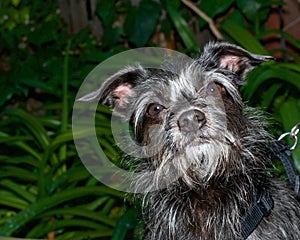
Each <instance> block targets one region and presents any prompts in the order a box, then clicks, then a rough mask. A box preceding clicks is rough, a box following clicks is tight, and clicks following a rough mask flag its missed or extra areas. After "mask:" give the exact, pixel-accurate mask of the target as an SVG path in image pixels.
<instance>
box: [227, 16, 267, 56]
mask: <svg viewBox="0 0 300 240" xmlns="http://www.w3.org/2000/svg"><path fill="white" fill-rule="evenodd" d="M221 27H222V29H223V31H224V32H225V33H226V34H228V35H229V37H230V38H231V39H233V40H234V41H235V42H236V43H238V44H239V45H241V46H242V47H244V48H245V49H247V50H248V51H250V52H253V53H257V54H262V55H268V52H267V51H266V50H265V49H264V47H263V46H262V45H261V43H260V42H259V41H257V40H256V38H255V37H254V36H252V35H251V34H250V33H249V32H248V31H247V30H246V29H244V28H242V27H241V26H240V25H238V24H237V23H235V22H233V21H232V20H226V21H224V22H223V23H222V26H221Z"/></svg>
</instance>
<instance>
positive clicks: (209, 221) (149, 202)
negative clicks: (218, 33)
mask: <svg viewBox="0 0 300 240" xmlns="http://www.w3.org/2000/svg"><path fill="white" fill-rule="evenodd" d="M272 59H273V58H272V57H270V56H261V55H257V54H253V53H250V52H248V51H246V50H245V49H243V48H241V47H239V46H236V45H233V44H229V43H227V42H216V43H208V44H207V45H206V46H205V47H204V49H203V51H202V53H201V54H200V56H198V57H197V58H195V59H190V60H182V59H176V58H175V59H170V60H167V61H166V62H165V63H164V64H163V65H162V67H161V68H159V69H146V68H144V67H142V66H140V65H134V66H131V67H126V68H124V69H122V70H120V71H119V72H117V73H115V74H114V75H113V76H111V77H109V78H108V79H107V80H106V81H105V82H104V83H103V84H102V85H101V87H100V89H98V90H97V91H95V92H92V93H90V94H88V95H86V96H84V97H82V98H80V99H79V101H83V102H88V101H95V100H99V102H100V103H101V104H103V105H106V106H109V107H111V108H112V109H113V112H114V113H116V114H117V115H118V116H120V118H121V119H122V121H124V122H126V123H128V124H130V126H131V131H132V133H131V136H132V137H133V139H134V143H135V144H136V145H135V146H136V147H134V148H133V149H132V148H131V150H130V151H131V153H130V154H127V155H128V156H127V157H126V159H127V164H128V162H129V164H128V165H129V166H134V173H135V177H134V179H133V180H132V184H133V186H134V189H135V191H136V193H137V194H136V197H137V198H141V199H142V203H143V217H144V221H145V230H144V237H143V239H149V240H153V239H156V240H196V239H197V240H199V239H201V240H212V239H220V240H224V239H226V240H235V239H249V240H275V239H276V240H283V239H288V240H298V239H300V205H299V202H298V200H297V198H296V196H295V193H294V192H293V191H292V190H291V189H290V187H289V186H288V185H287V184H286V183H284V182H280V181H279V180H277V179H275V178H274V177H273V175H272V172H271V171H270V169H271V168H272V160H273V157H272V156H271V155H270V154H269V153H268V151H267V146H268V145H269V144H270V143H271V142H272V141H274V140H273V137H272V136H271V135H270V134H269V133H268V131H267V130H266V129H267V124H266V123H265V122H266V119H265V117H264V114H262V113H261V111H259V110H257V109H254V108H250V107H248V106H246V104H245V103H244V102H243V100H242V98H241V94H240V92H239V89H240V87H241V86H242V85H243V84H244V82H245V78H246V76H247V74H248V72H250V71H251V70H252V69H253V68H255V67H256V66H258V65H260V64H261V63H263V62H266V61H270V60H272ZM125 144H126V143H125ZM128 147H129V148H130V146H128ZM135 148H136V149H135ZM139 156H140V157H139ZM257 204H261V205H259V206H258V208H259V209H260V210H259V211H260V212H262V216H261V217H259V218H258V219H255V218H257V216H256V215H257V214H255V213H253V211H254V210H253V209H254V208H257V206H256V205H257ZM253 219H254V220H253Z"/></svg>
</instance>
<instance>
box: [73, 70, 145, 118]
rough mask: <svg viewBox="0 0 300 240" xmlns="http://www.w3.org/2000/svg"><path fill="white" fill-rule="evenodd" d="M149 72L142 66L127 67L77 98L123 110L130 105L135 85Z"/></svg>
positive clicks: (80, 100) (119, 110)
mask: <svg viewBox="0 0 300 240" xmlns="http://www.w3.org/2000/svg"><path fill="white" fill-rule="evenodd" d="M146 74H147V72H146V70H145V69H143V68H142V67H140V66H138V67H127V68H125V69H123V70H120V71H119V72H117V73H116V74H114V75H112V76H111V77H109V78H108V79H107V80H106V81H105V82H104V83H103V84H102V85H101V86H100V88H99V89H97V90H96V91H94V92H91V93H89V94H87V95H85V96H83V97H80V98H78V99H77V101H79V102H95V101H97V102H99V103H100V104H103V105H106V106H109V107H111V108H115V109H116V110H117V111H118V112H120V113H121V112H122V111H123V110H125V109H126V107H127V105H128V98H129V97H131V96H132V95H133V94H134V87H135V86H136V85H137V84H138V83H139V81H140V79H143V78H144V77H145V76H146Z"/></svg>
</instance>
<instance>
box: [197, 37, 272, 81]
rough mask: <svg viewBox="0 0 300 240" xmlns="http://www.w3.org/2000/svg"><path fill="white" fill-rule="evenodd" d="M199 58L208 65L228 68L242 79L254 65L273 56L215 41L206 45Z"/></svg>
mask: <svg viewBox="0 0 300 240" xmlns="http://www.w3.org/2000/svg"><path fill="white" fill-rule="evenodd" d="M200 59H201V60H202V61H204V64H205V61H206V64H207V65H208V66H210V67H215V68H225V69H228V70H230V71H231V72H233V73H234V74H236V75H237V76H238V77H239V79H240V80H242V81H243V80H244V79H245V77H246V75H247V73H248V72H249V71H251V70H252V69H253V68H254V67H256V66H257V65H259V64H261V63H263V62H266V61H270V60H273V59H274V58H273V57H272V56H263V55H258V54H253V53H250V52H248V51H247V50H245V49H243V48H241V47H238V46H236V45H233V44H230V43H227V42H217V43H209V44H208V45H206V47H205V48H204V50H203V53H202V55H201V56H200Z"/></svg>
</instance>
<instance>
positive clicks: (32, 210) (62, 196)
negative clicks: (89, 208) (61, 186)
mask: <svg viewBox="0 0 300 240" xmlns="http://www.w3.org/2000/svg"><path fill="white" fill-rule="evenodd" d="M107 194H108V195H112V196H116V197H120V198H123V197H124V194H123V193H121V192H118V191H116V190H113V189H110V188H108V187H105V186H93V187H89V186H88V187H79V188H76V189H70V190H65V191H63V192H60V193H57V194H55V195H53V196H51V197H48V198H43V199H41V200H40V201H38V202H36V203H34V204H32V205H30V206H29V207H28V208H26V209H24V210H23V211H21V212H19V213H18V214H17V215H16V216H14V217H13V218H11V219H10V220H9V221H7V222H6V223H5V224H4V225H3V226H2V227H1V228H0V235H3V236H10V235H11V234H13V233H14V232H15V231H16V230H18V229H19V228H21V227H22V226H24V225H25V224H26V223H28V222H30V221H31V220H32V219H33V218H35V217H36V216H38V215H39V214H42V213H44V212H45V211H47V210H49V209H51V208H53V207H55V206H58V205H60V204H62V203H64V202H68V201H71V200H74V199H77V198H82V197H84V196H102V195H107Z"/></svg>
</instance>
